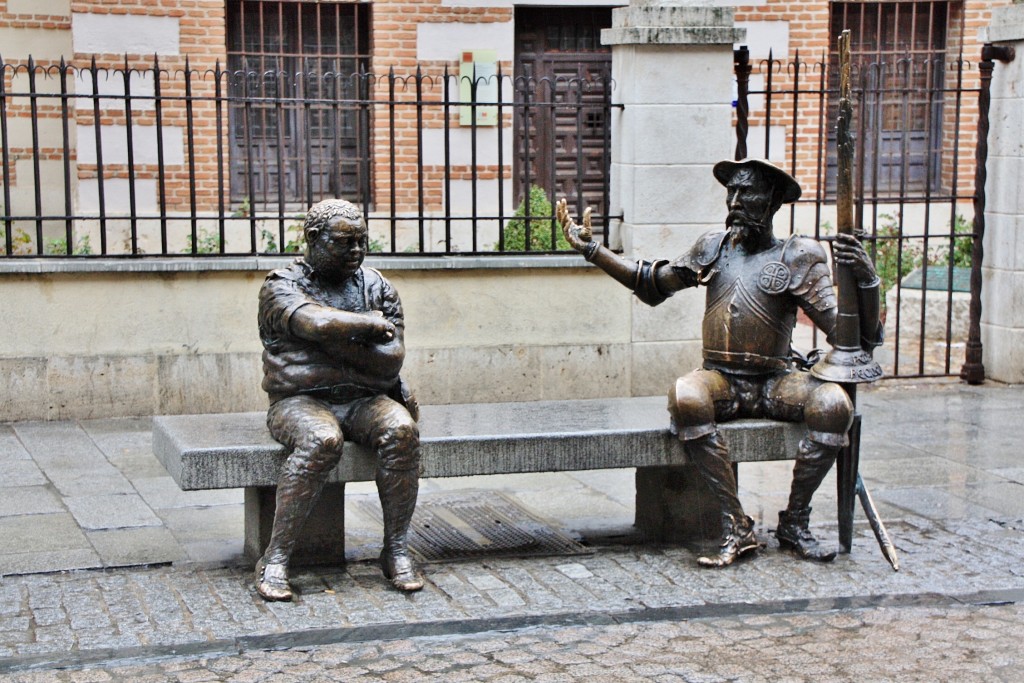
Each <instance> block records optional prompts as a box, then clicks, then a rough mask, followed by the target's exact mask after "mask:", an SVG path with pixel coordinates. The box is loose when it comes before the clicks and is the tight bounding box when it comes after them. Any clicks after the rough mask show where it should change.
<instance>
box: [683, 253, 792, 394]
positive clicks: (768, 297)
mask: <svg viewBox="0 0 1024 683" xmlns="http://www.w3.org/2000/svg"><path fill="white" fill-rule="evenodd" d="M781 251H782V250H781V245H778V246H776V247H774V248H771V249H768V250H766V251H763V252H760V253H758V254H753V255H749V254H746V253H742V252H737V251H736V250H735V249H734V248H732V247H731V245H726V246H725V247H724V248H723V249H722V252H721V255H720V256H719V258H718V260H717V261H716V263H715V264H714V265H713V266H712V268H714V269H715V271H717V272H715V274H714V276H713V277H711V278H710V279H708V280H707V285H706V286H707V306H706V308H705V311H704V325H703V338H704V360H705V363H706V364H707V365H709V366H711V367H718V368H722V369H726V370H729V371H731V372H737V373H744V374H760V373H764V372H771V371H777V370H783V369H785V368H787V367H788V365H789V356H790V344H791V341H792V336H793V326H794V325H795V324H796V302H795V301H794V299H793V297H792V295H791V294H790V293H789V283H790V272H789V268H788V267H787V266H786V265H785V264H784V263H782V262H781V261H780V260H779V257H780V254H781Z"/></svg>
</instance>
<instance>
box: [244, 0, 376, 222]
mask: <svg viewBox="0 0 1024 683" xmlns="http://www.w3.org/2000/svg"><path fill="white" fill-rule="evenodd" d="M369 26H370V7H369V5H367V4H361V3H354V2H353V3H321V2H296V1H294V0H228V3H227V42H228V70H229V72H230V81H229V96H230V107H229V110H230V113H229V116H230V138H231V145H230V169H231V199H232V201H233V202H235V203H236V204H240V203H243V202H245V203H248V204H249V206H250V207H251V208H252V209H253V210H264V209H278V210H281V209H285V208H288V209H291V208H296V209H299V210H303V209H305V208H306V207H307V206H309V204H311V203H313V202H315V201H318V200H320V199H322V198H325V197H344V198H346V199H350V200H353V201H360V202H362V201H366V202H368V201H370V196H369V192H370V184H369V173H368V171H369V158H370V134H369V114H368V107H367V106H366V105H365V104H363V105H362V106H360V102H363V103H365V101H366V99H367V82H366V79H365V78H364V77H360V75H359V74H360V73H361V72H362V73H365V71H366V70H367V68H368V64H369Z"/></svg>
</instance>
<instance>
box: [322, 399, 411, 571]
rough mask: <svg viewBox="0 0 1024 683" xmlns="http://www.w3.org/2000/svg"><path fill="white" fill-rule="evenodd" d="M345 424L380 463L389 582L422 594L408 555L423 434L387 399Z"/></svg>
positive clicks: (384, 565)
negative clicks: (369, 447)
mask: <svg viewBox="0 0 1024 683" xmlns="http://www.w3.org/2000/svg"><path fill="white" fill-rule="evenodd" d="M342 424H343V426H344V428H345V430H346V432H347V433H348V434H349V438H351V439H353V440H354V441H357V442H359V443H363V444H366V445H368V446H371V447H372V448H374V449H375V450H376V451H377V455H378V457H379V458H380V460H379V464H378V466H377V493H378V495H379V496H380V506H381V510H382V512H383V514H384V550H383V551H382V552H381V555H380V564H381V569H382V570H383V572H384V576H385V577H387V578H388V579H389V580H390V581H391V583H392V585H393V586H394V587H395V588H397V589H398V590H401V591H416V590H419V589H421V588H423V578H422V577H421V576H420V575H419V573H418V572H417V571H416V567H415V565H414V564H413V561H412V557H411V556H410V555H409V523H410V522H411V521H412V513H413V511H414V510H415V509H416V496H417V493H418V492H419V478H420V470H419V467H420V433H419V428H418V427H417V425H416V422H415V420H413V419H412V416H411V415H409V411H408V410H406V408H405V406H403V405H402V404H400V403H398V402H397V401H394V400H392V399H390V398H388V397H387V396H377V397H375V398H372V399H366V400H363V401H357V402H356V403H355V404H354V405H353V408H352V410H351V411H349V412H348V413H347V414H346V415H344V416H343V419H342Z"/></svg>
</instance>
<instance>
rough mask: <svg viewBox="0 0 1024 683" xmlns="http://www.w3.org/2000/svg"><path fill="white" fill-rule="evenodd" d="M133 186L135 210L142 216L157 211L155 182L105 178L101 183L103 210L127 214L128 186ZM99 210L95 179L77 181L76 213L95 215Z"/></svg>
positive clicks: (97, 184)
mask: <svg viewBox="0 0 1024 683" xmlns="http://www.w3.org/2000/svg"><path fill="white" fill-rule="evenodd" d="M133 182H134V184H135V210H136V211H137V212H138V213H142V214H153V213H156V212H157V211H159V209H160V205H159V203H158V201H157V184H156V180H148V179H138V178H136V179H135V180H134V181H132V180H128V179H127V178H107V179H106V180H104V181H103V201H104V208H105V209H106V210H107V211H109V212H113V213H115V214H118V213H125V214H127V213H128V210H129V208H130V207H131V202H130V201H129V199H130V191H131V188H130V185H131V184H132V183H133ZM99 210H100V190H99V181H98V180H97V179H96V178H83V179H81V180H79V181H78V211H79V212H81V213H87V214H93V215H96V214H98V213H99Z"/></svg>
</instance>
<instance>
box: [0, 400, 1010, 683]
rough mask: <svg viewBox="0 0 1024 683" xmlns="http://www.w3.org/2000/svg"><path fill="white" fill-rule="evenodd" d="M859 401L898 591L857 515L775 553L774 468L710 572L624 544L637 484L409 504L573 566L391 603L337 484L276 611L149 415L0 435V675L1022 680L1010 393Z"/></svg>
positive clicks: (473, 489) (474, 484)
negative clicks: (328, 518) (737, 559)
mask: <svg viewBox="0 0 1024 683" xmlns="http://www.w3.org/2000/svg"><path fill="white" fill-rule="evenodd" d="M860 405H861V410H862V412H863V415H864V424H865V429H864V441H863V449H862V450H863V452H862V462H861V473H862V475H863V477H864V480H865V482H866V484H867V486H868V487H869V488H870V490H871V493H872V495H873V497H874V499H875V501H876V503H877V504H878V508H879V512H880V514H881V516H882V518H883V519H884V520H885V521H886V524H887V526H888V529H889V532H890V534H891V536H892V538H893V541H894V542H895V545H896V547H897V549H898V552H899V554H900V563H901V569H900V572H899V573H894V572H893V571H892V570H891V569H890V567H889V565H888V564H887V563H886V562H885V560H884V559H883V558H882V556H881V554H880V553H879V551H878V547H877V544H876V542H875V539H874V537H873V535H872V533H871V531H870V529H869V527H868V525H867V523H866V521H865V520H864V517H863V514H862V513H861V511H860V510H859V509H858V516H857V522H856V526H855V539H854V546H853V552H852V553H851V554H850V555H842V556H840V557H839V558H838V559H837V560H836V562H834V563H833V564H831V565H816V564H812V563H807V562H802V561H799V560H796V559H795V558H793V557H791V556H789V555H788V554H786V553H783V552H780V551H779V549H778V546H777V544H776V543H775V542H774V538H773V537H772V535H771V531H772V529H773V528H774V525H775V522H776V520H777V511H778V510H779V509H780V508H781V507H783V506H784V504H785V499H786V494H787V491H788V483H789V482H788V477H789V470H790V467H791V464H790V463H785V462H782V463H764V464H753V463H750V464H744V465H742V466H741V467H740V483H741V498H742V500H743V502H744V505H745V506H746V508H747V511H748V513H749V514H751V515H752V516H753V517H754V518H755V520H756V521H757V523H758V531H759V533H760V534H761V536H762V537H763V538H764V539H765V540H766V542H767V548H766V550H765V551H763V552H762V553H761V554H760V555H759V556H758V557H757V558H756V559H754V560H751V561H744V562H742V563H740V564H739V565H738V566H734V567H731V568H728V569H726V570H721V571H708V570H699V569H698V568H697V567H696V566H695V557H696V552H697V550H698V549H697V548H689V547H657V546H651V545H646V544H643V543H640V542H639V540H638V539H637V538H636V537H635V535H634V534H633V533H632V530H631V522H632V498H633V474H632V471H630V470H616V471H595V472H576V473H571V474H543V475H540V474H531V475H511V476H509V475H506V476H501V477H473V478H466V479H449V480H427V481H424V482H423V488H422V491H423V496H424V499H425V500H429V499H430V497H431V496H432V495H441V494H444V495H452V494H453V493H458V492H465V493H467V495H468V494H471V493H472V494H473V495H478V493H479V492H480V491H481V490H489V491H497V492H500V493H502V494H503V495H504V496H507V497H508V498H509V499H511V500H513V501H515V502H516V503H517V504H519V505H520V506H522V508H523V509H525V510H527V511H529V512H530V513H531V514H533V515H535V516H537V517H540V518H541V519H543V520H545V521H546V522H547V523H548V524H550V526H551V527H552V528H554V529H556V530H559V531H564V532H566V533H568V534H571V535H573V536H574V537H576V538H578V539H580V540H582V541H583V542H584V543H585V544H586V545H587V546H588V550H589V552H586V553H583V554H579V553H577V554H573V555H561V556H559V555H554V556H545V557H499V556H494V557H487V556H484V557H480V558H477V559H474V560H471V561H461V562H451V561H449V562H437V563H429V564H425V565H424V566H423V569H424V572H425V575H426V578H427V586H426V588H425V589H424V590H423V591H422V592H420V593H417V594H413V595H401V594H398V593H396V592H395V591H392V590H389V589H388V588H387V586H386V583H385V581H384V580H383V578H382V577H381V576H380V572H379V570H378V569H377V567H376V565H375V564H374V563H373V562H371V561H370V560H371V558H373V557H374V556H375V555H376V553H377V552H378V551H379V542H380V541H379V539H380V529H379V523H378V522H377V521H376V520H375V519H374V515H373V514H372V513H368V512H367V510H368V509H372V506H373V504H374V500H373V499H374V494H373V489H372V486H365V487H362V486H350V487H349V499H350V500H349V503H347V505H346V515H347V518H346V522H347V526H348V530H347V536H348V542H349V552H348V554H349V560H350V561H349V563H348V564H347V565H346V566H345V567H326V568H317V569H305V570H299V571H298V572H297V573H296V575H295V576H294V577H293V578H294V579H295V583H296V584H297V588H298V590H299V596H298V599H297V600H296V601H295V602H294V603H291V604H268V603H264V602H263V601H262V600H260V599H259V598H258V597H257V596H255V594H254V593H253V592H252V590H251V587H250V585H249V584H250V578H251V577H250V571H251V569H250V568H249V567H248V566H247V565H245V564H244V563H243V562H242V561H241V550H242V506H241V492H240V491H220V492H189V493H183V492H181V491H178V490H177V487H176V486H175V485H174V483H173V481H172V480H171V479H170V477H169V476H168V475H167V474H166V473H165V472H163V470H162V468H161V466H160V465H159V463H157V462H156V460H155V458H154V457H153V456H152V454H151V452H150V450H149V443H150V442H149V421H148V420H145V419H123V420H93V421H81V422H58V423H17V424H9V425H0V538H3V539H4V540H5V543H4V546H3V548H2V549H0V574H2V575H3V577H2V579H0V679H2V680H16V681H22V680H24V681H53V680H56V681H92V680H97V681H102V680H130V681H136V680H138V681H204V680H213V681H264V680H266V681H318V680H388V681H391V680H394V681H404V680H437V681H449V680H451V681H456V680H467V681H484V680H488V681H489V680H495V681H519V680H548V681H564V680H588V681H589V680H616V681H619V680H658V681H661V680H664V681H670V680H671V681H675V680H683V681H719V680H737V681H759V680H765V681H778V680H793V681H803V680H807V681H811V680H813V681H830V680H835V681H853V680H857V681H882V680H922V681H923V680H964V681H968V680H985V681H992V680H1007V681H1010V680H1019V678H1020V674H1019V669H1020V667H1021V666H1024V648H1022V647H1021V645H1020V643H1021V642H1022V640H1021V636H1022V631H1024V619H1022V608H1021V605H1022V604H1024V561H1022V560H1024V531H1022V530H1024V521H1022V520H1024V495H1022V494H1024V483H1022V482H1024V456H1022V455H1021V451H1020V448H1019V446H1018V445H1017V444H1018V443H1019V437H1018V434H1019V431H1020V423H1021V418H1020V413H1021V406H1022V405H1024V388H1021V387H1007V386H1003V385H998V384H991V383H989V384H986V385H983V386H980V387H968V386H966V385H963V384H961V383H958V382H955V381H952V380H941V381H919V382H908V381H906V380H904V381H898V382H897V381H888V382H883V383H882V384H880V385H879V386H877V387H872V388H868V389H864V390H862V391H861V392H860ZM834 510H835V483H834V479H833V478H832V477H831V476H830V478H829V479H828V480H826V482H825V484H824V485H823V486H822V488H821V489H820V491H819V493H818V495H817V496H816V498H815V513H814V515H813V517H812V523H813V528H814V530H815V532H816V533H817V534H818V535H819V536H820V537H823V538H824V539H827V540H830V541H833V542H834V539H835V531H836V525H835V521H834V517H835V513H834Z"/></svg>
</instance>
